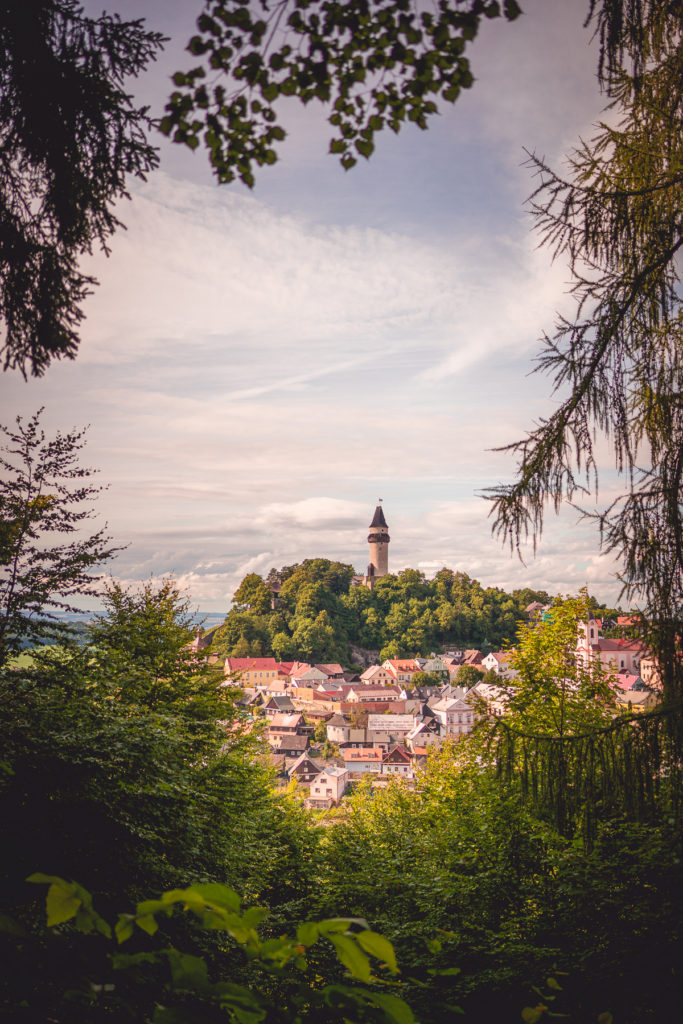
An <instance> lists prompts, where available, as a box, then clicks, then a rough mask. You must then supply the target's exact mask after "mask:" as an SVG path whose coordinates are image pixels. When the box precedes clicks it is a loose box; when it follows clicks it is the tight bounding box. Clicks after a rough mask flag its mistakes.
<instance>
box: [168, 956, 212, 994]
mask: <svg viewBox="0 0 683 1024" xmlns="http://www.w3.org/2000/svg"><path fill="white" fill-rule="evenodd" d="M168 959H169V964H170V967H171V977H172V978H173V984H174V985H175V986H176V988H184V989H195V990H201V989H204V988H206V986H207V985H208V983H209V970H208V967H207V966H206V964H205V962H204V960H203V959H202V958H201V957H200V956H191V955H190V954H189V953H178V952H176V951H175V950H173V951H172V953H171V954H170V956H169V958H168Z"/></svg>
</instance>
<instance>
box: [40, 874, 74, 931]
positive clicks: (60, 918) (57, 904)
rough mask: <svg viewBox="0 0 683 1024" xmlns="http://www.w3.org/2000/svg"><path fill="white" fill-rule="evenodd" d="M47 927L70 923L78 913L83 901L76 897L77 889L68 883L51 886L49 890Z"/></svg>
mask: <svg viewBox="0 0 683 1024" xmlns="http://www.w3.org/2000/svg"><path fill="white" fill-rule="evenodd" d="M45 902H46V906H47V926H48V928H53V927H54V926H55V925H57V924H63V923H64V922H65V921H70V920H71V919H72V918H73V917H75V916H76V914H77V913H78V911H79V909H80V907H81V905H82V903H83V901H82V900H81V899H80V897H79V896H77V895H76V887H75V885H73V884H69V883H68V882H63V881H62V883H61V884H60V885H51V886H50V888H49V889H48V890H47V899H46V901H45Z"/></svg>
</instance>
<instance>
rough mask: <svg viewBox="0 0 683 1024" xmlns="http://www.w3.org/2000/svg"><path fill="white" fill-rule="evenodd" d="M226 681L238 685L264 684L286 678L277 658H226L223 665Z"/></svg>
mask: <svg viewBox="0 0 683 1024" xmlns="http://www.w3.org/2000/svg"><path fill="white" fill-rule="evenodd" d="M223 673H224V675H225V678H226V682H231V683H234V684H235V685H236V686H263V685H264V684H265V683H267V682H269V681H274V680H275V679H280V678H284V673H283V672H282V670H281V669H280V663H279V662H277V661H276V660H275V658H226V659H225V662H224V665H223Z"/></svg>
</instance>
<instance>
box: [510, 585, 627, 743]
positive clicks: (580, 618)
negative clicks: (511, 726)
mask: <svg viewBox="0 0 683 1024" xmlns="http://www.w3.org/2000/svg"><path fill="white" fill-rule="evenodd" d="M587 616H588V596H587V593H586V592H585V591H583V592H582V593H581V595H580V596H579V597H568V598H564V599H556V601H555V602H554V604H553V606H552V608H551V609H550V612H549V613H548V615H547V616H545V617H544V618H543V619H541V620H540V621H539V622H538V623H536V624H535V625H533V626H528V625H522V626H521V627H520V631H519V633H518V636H517V646H516V647H515V649H514V651H512V652H511V655H510V667H511V668H512V669H514V670H515V671H516V672H517V676H516V677H515V678H514V679H513V680H512V681H511V682H510V683H509V684H507V687H506V688H507V691H508V705H507V710H508V713H509V714H510V715H511V716H512V717H513V719H514V721H515V724H517V725H519V726H520V728H523V729H530V730H532V731H534V732H547V733H549V734H551V735H555V736H565V735H567V734H571V733H573V732H581V731H583V730H585V729H587V728H591V727H597V726H601V725H606V724H607V723H608V722H609V721H611V717H612V714H613V711H614V708H615V704H616V702H615V699H614V694H613V691H612V689H611V687H610V676H609V673H607V672H605V670H604V669H603V668H602V665H601V664H600V662H591V663H590V664H588V665H586V664H584V663H583V661H582V660H581V659H580V658H579V657H578V655H577V641H578V637H579V623H581V622H585V621H586V619H587Z"/></svg>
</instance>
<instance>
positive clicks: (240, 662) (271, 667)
mask: <svg viewBox="0 0 683 1024" xmlns="http://www.w3.org/2000/svg"><path fill="white" fill-rule="evenodd" d="M225 667H226V669H228V670H229V671H230V672H259V671H264V670H266V669H267V670H268V671H270V672H277V671H278V669H279V668H280V663H279V662H277V661H276V660H275V658H226V659H225Z"/></svg>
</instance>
